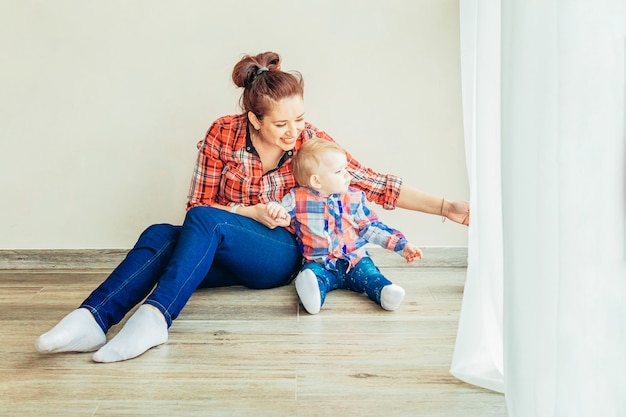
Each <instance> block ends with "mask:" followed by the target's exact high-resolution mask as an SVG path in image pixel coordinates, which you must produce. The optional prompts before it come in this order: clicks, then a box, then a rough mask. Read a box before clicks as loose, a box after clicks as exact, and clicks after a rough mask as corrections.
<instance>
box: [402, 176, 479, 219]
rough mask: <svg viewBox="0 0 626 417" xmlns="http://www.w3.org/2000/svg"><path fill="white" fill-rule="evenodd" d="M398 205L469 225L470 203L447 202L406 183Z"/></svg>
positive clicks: (403, 185)
mask: <svg viewBox="0 0 626 417" xmlns="http://www.w3.org/2000/svg"><path fill="white" fill-rule="evenodd" d="M396 205H397V207H400V208H403V209H407V210H415V211H421V212H423V213H428V214H435V215H440V216H442V217H443V218H444V219H450V220H452V221H453V222H456V223H460V224H464V225H466V226H467V225H469V220H470V211H469V202H467V201H456V200H446V199H445V198H443V197H438V196H435V195H432V194H428V193H425V192H423V191H420V190H418V189H417V188H415V187H413V186H410V185H408V184H406V183H405V184H402V188H401V189H400V196H399V197H398V201H397V203H396Z"/></svg>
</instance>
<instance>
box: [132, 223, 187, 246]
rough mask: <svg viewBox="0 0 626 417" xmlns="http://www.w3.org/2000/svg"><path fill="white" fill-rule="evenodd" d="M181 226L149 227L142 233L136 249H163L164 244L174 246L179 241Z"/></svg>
mask: <svg viewBox="0 0 626 417" xmlns="http://www.w3.org/2000/svg"><path fill="white" fill-rule="evenodd" d="M179 233H180V226H174V225H171V224H166V223H161V224H153V225H151V226H148V227H147V228H146V230H144V231H143V232H142V233H141V236H139V240H138V241H137V244H136V245H135V247H152V248H156V247H161V246H163V244H164V243H171V244H174V243H176V241H178V235H179Z"/></svg>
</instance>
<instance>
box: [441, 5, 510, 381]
mask: <svg viewBox="0 0 626 417" xmlns="http://www.w3.org/2000/svg"><path fill="white" fill-rule="evenodd" d="M460 25H461V27H460V29H461V30H460V33H461V69H462V71H461V76H462V97H463V124H464V135H465V149H466V163H467V172H468V178H469V186H470V187H469V188H470V212H471V221H470V226H469V230H468V259H467V277H466V281H465V289H464V293H463V304H462V308H461V314H460V317H459V328H458V332H457V338H456V345H455V349H454V356H453V358H452V365H451V368H450V372H451V373H452V375H454V376H455V377H457V378H458V379H461V380H463V381H465V382H468V383H470V384H474V385H478V386H481V387H484V388H488V389H491V390H494V391H498V392H503V391H504V375H503V335H502V300H503V295H502V293H503V288H502V282H503V281H502V273H503V266H502V210H501V184H500V36H499V33H500V4H499V1H491V2H481V1H479V0H463V1H461V3H460ZM494 33H495V34H498V36H494Z"/></svg>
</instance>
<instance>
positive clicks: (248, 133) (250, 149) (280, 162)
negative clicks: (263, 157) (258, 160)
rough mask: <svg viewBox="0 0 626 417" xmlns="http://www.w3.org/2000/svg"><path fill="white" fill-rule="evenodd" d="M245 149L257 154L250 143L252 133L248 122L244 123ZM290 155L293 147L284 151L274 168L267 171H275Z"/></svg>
mask: <svg viewBox="0 0 626 417" xmlns="http://www.w3.org/2000/svg"><path fill="white" fill-rule="evenodd" d="M246 151H248V152H250V153H253V154H255V155H257V156H259V153H258V152H257V151H256V149H254V145H253V144H252V135H251V134H250V123H246ZM292 156H293V149H291V150H289V151H287V152H285V153H284V154H283V156H282V157H281V158H280V160H279V161H278V165H277V166H276V168H274V169H272V170H270V171H268V172H272V171H275V170H277V169H278V168H280V167H282V166H283V164H284V163H285V162H287V160H288V159H289V158H291V157H292Z"/></svg>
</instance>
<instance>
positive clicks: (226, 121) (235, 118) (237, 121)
mask: <svg viewBox="0 0 626 417" xmlns="http://www.w3.org/2000/svg"><path fill="white" fill-rule="evenodd" d="M247 121H248V119H247V118H246V115H245V113H240V114H227V115H225V116H222V117H219V118H217V119H215V121H214V122H213V124H217V125H220V126H233V127H234V126H237V127H240V126H245V125H246V123H247Z"/></svg>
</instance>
